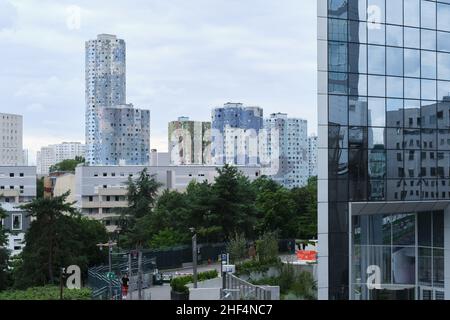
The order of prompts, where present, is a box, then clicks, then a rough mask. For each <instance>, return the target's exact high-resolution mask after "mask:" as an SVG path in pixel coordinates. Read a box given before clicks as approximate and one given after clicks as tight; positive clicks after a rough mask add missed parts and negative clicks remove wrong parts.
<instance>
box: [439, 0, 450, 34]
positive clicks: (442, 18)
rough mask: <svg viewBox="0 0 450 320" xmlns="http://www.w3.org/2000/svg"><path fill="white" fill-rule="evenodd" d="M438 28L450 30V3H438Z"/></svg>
mask: <svg viewBox="0 0 450 320" xmlns="http://www.w3.org/2000/svg"><path fill="white" fill-rule="evenodd" d="M437 28H438V29H439V30H444V31H450V5H448V4H441V3H438V10H437Z"/></svg>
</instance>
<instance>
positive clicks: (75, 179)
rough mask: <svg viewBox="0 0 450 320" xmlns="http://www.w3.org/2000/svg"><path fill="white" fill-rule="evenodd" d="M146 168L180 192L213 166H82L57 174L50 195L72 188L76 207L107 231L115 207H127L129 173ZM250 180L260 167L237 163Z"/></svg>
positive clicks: (209, 173) (114, 221) (115, 213)
mask: <svg viewBox="0 0 450 320" xmlns="http://www.w3.org/2000/svg"><path fill="white" fill-rule="evenodd" d="M144 168H147V170H148V174H150V175H156V179H157V181H158V182H160V183H161V184H162V187H161V189H160V190H161V191H163V190H165V189H169V190H177V191H180V192H183V191H185V190H186V188H187V186H188V185H189V183H190V182H191V181H197V182H203V181H205V180H208V181H210V182H213V181H214V178H215V177H216V176H217V170H216V168H217V167H216V166H199V165H184V166H157V167H154V166H149V167H145V166H82V165H79V166H78V167H77V168H76V171H75V174H74V175H73V174H64V175H61V176H59V177H56V180H55V183H54V187H53V195H55V196H58V195H62V194H64V193H65V192H66V191H68V190H71V191H72V194H73V195H74V200H75V201H76V205H75V206H76V207H77V208H78V209H79V210H80V211H81V213H82V214H84V215H86V216H89V217H91V218H92V219H97V220H100V221H103V222H104V224H105V225H106V227H107V229H108V230H109V231H113V230H115V228H116V226H117V220H118V218H119V214H118V210H117V209H118V208H124V207H127V205H128V203H127V198H126V195H127V187H126V182H127V180H128V178H129V177H131V178H132V179H136V178H138V177H139V174H140V172H142V170H143V169H144ZM239 169H240V170H241V172H242V173H243V174H244V175H245V176H247V177H248V178H249V179H250V180H255V179H257V178H258V177H259V176H260V175H261V172H260V168H259V167H239Z"/></svg>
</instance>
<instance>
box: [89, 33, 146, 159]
mask: <svg viewBox="0 0 450 320" xmlns="http://www.w3.org/2000/svg"><path fill="white" fill-rule="evenodd" d="M149 159H150V111H148V110H140V109H135V108H134V107H133V105H131V104H127V103H126V46H125V41H124V40H121V39H117V37H116V36H114V35H108V34H101V35H98V36H97V39H96V40H90V41H87V42H86V161H87V163H88V164H90V165H116V164H119V163H122V164H128V165H146V164H148V163H149Z"/></svg>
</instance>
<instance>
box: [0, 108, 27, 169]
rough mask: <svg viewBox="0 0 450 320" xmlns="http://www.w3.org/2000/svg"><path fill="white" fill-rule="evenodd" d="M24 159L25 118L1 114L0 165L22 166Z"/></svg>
mask: <svg viewBox="0 0 450 320" xmlns="http://www.w3.org/2000/svg"><path fill="white" fill-rule="evenodd" d="M22 157H23V118H22V116H21V115H16V114H9V113H0V165H4V166H18V165H22V163H23V159H22Z"/></svg>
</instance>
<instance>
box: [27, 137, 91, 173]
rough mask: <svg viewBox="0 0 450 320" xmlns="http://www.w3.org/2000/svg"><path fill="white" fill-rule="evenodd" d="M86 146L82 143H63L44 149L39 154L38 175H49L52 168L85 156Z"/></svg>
mask: <svg viewBox="0 0 450 320" xmlns="http://www.w3.org/2000/svg"><path fill="white" fill-rule="evenodd" d="M85 149H86V146H85V145H84V144H81V143H80V142H63V143H61V144H53V145H49V146H46V147H42V148H41V150H40V151H38V152H37V157H36V163H37V173H38V174H48V173H49V170H50V167H51V166H53V165H55V164H57V163H59V162H61V161H63V160H67V159H75V158H76V157H84V156H85Z"/></svg>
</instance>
